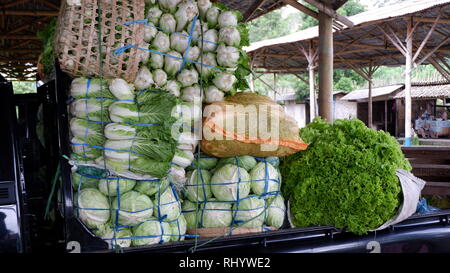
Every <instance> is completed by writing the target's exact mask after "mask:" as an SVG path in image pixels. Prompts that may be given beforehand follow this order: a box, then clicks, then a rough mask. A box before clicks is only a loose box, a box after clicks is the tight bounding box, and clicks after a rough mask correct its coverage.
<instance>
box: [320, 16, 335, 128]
mask: <svg viewBox="0 0 450 273" xmlns="http://www.w3.org/2000/svg"><path fill="white" fill-rule="evenodd" d="M319 115H320V116H321V117H322V118H323V119H325V120H327V121H328V122H333V19H332V18H331V17H330V16H328V15H327V14H325V13H323V12H319Z"/></svg>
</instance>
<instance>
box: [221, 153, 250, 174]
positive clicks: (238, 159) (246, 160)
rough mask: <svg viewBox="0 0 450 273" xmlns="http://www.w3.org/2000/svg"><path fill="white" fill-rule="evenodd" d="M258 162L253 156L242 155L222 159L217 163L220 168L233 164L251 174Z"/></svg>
mask: <svg viewBox="0 0 450 273" xmlns="http://www.w3.org/2000/svg"><path fill="white" fill-rule="evenodd" d="M257 163H258V162H257V161H256V159H255V158H254V157H253V156H251V155H240V156H235V157H227V158H221V159H220V160H219V163H217V167H218V168H220V167H222V166H224V165H226V164H233V165H236V166H239V167H242V168H244V169H245V170H246V171H247V172H250V171H251V169H253V168H254V167H255V166H256V164H257Z"/></svg>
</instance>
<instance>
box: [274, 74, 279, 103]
mask: <svg viewBox="0 0 450 273" xmlns="http://www.w3.org/2000/svg"><path fill="white" fill-rule="evenodd" d="M273 90H274V91H275V93H274V94H273V100H274V101H277V93H278V90H277V73H273Z"/></svg>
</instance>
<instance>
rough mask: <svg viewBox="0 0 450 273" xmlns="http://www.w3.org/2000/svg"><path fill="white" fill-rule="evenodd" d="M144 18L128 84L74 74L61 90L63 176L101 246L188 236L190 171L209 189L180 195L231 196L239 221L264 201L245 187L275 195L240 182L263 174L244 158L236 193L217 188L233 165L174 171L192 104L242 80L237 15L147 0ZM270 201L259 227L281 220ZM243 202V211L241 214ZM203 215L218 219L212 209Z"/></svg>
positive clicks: (205, 4)
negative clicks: (66, 151) (66, 168)
mask: <svg viewBox="0 0 450 273" xmlns="http://www.w3.org/2000/svg"><path fill="white" fill-rule="evenodd" d="M71 4H74V3H69V2H68V5H71ZM145 17H146V19H147V22H146V23H145V24H144V32H143V33H142V35H143V36H144V41H145V42H146V43H147V44H146V45H145V46H144V47H143V48H140V49H139V50H140V53H141V54H140V55H141V56H142V58H140V63H139V70H138V73H137V76H136V78H135V80H134V81H133V82H128V81H126V80H124V79H122V78H102V79H101V78H85V77H80V78H75V79H74V80H73V81H72V84H71V87H70V96H71V98H72V100H71V101H70V104H69V111H70V114H71V120H70V132H71V136H70V142H71V146H72V155H71V162H72V164H73V165H74V168H73V173H72V182H73V188H74V195H75V196H74V200H75V205H76V207H77V208H78V209H77V215H78V217H79V218H80V220H81V221H82V222H83V223H84V224H85V225H86V226H87V227H88V228H90V229H91V230H92V232H94V233H95V234H96V235H97V236H99V237H101V238H103V239H104V240H105V241H107V242H108V243H109V244H110V245H111V246H114V245H116V246H121V247H129V246H140V245H148V244H155V243H163V242H168V241H172V240H184V238H185V237H186V236H188V235H186V234H185V233H186V228H187V223H186V220H185V218H184V215H183V214H182V210H181V202H182V200H181V199H179V194H181V188H182V187H183V185H184V183H185V181H188V182H186V183H187V184H188V185H189V183H194V182H193V181H196V182H195V183H198V182H199V181H200V180H198V179H194V177H198V176H199V175H198V171H200V173H201V174H202V175H200V176H201V177H205V178H207V179H208V181H209V180H211V181H215V180H218V181H219V182H218V184H219V185H216V184H214V183H212V184H210V185H209V184H208V186H207V189H206V188H205V191H204V192H199V191H196V190H194V191H192V188H190V190H186V192H183V193H185V194H186V196H187V197H186V198H189V200H197V201H199V200H209V199H211V198H214V197H216V198H217V200H219V201H220V200H225V199H226V200H234V199H235V201H236V202H239V205H236V207H234V206H232V203H228V204H226V205H227V206H229V207H230V210H229V211H228V212H226V214H227V216H229V217H230V221H231V220H233V219H237V220H239V221H242V223H244V222H245V221H243V219H244V220H245V219H247V218H251V217H250V216H252V215H253V214H254V213H255V212H254V211H252V210H253V209H257V210H258V211H259V210H261V207H262V208H264V207H265V206H266V200H265V199H264V198H260V196H256V195H255V196H248V195H249V194H250V193H251V192H250V189H252V193H253V194H258V193H259V194H260V195H262V194H263V193H265V191H267V190H269V191H274V192H276V193H278V192H279V183H273V182H271V181H269V182H268V183H267V184H268V187H267V188H265V187H264V183H263V182H261V183H256V182H253V183H252V184H251V185H252V186H250V183H249V181H250V176H251V175H254V176H255V177H256V178H258V179H264V178H265V177H264V168H262V167H261V166H259V165H256V163H257V162H256V160H255V159H254V158H252V157H250V158H252V164H253V163H254V165H253V166H252V168H253V167H255V165H256V166H257V167H258V166H259V167H258V168H257V167H255V171H253V170H251V169H252V168H249V169H247V170H246V169H242V172H243V173H244V172H245V173H247V176H248V178H246V179H245V180H246V181H247V183H243V184H244V185H243V186H244V188H246V190H242V191H241V192H240V193H238V192H236V191H233V189H231V192H228V191H229V190H230V188H233V187H232V186H230V185H227V184H225V185H222V184H220V183H224V182H223V181H225V180H230V179H233V178H236V179H237V177H238V176H236V170H238V169H239V168H238V167H237V166H235V165H232V164H233V163H232V164H227V165H226V164H224V163H223V162H222V163H220V162H219V163H220V164H222V168H221V169H220V170H217V172H216V173H211V174H209V171H208V170H210V169H211V168H213V167H215V165H216V164H214V166H211V165H210V166H207V167H208V168H207V169H206V168H205V169H204V170H203V169H198V170H197V169H195V170H194V169H192V170H191V172H190V173H189V174H188V175H186V172H185V170H184V168H186V167H188V166H192V163H193V161H194V151H195V149H196V147H197V146H198V140H196V138H195V136H194V134H193V133H192V128H193V127H194V125H195V124H196V123H197V122H201V112H202V108H201V107H202V102H208V103H209V102H214V101H221V100H223V99H224V97H225V96H226V95H227V96H228V95H232V94H234V92H236V91H238V90H243V89H246V88H247V87H248V86H247V82H246V80H245V77H246V76H247V75H248V74H249V72H250V70H249V66H248V65H249V64H248V57H247V56H246V55H245V53H244V51H243V50H242V47H243V46H246V45H248V44H249V42H248V31H247V29H246V27H245V26H244V25H243V24H241V23H239V21H240V20H241V19H242V15H241V14H240V13H238V12H234V11H229V10H228V9H226V8H225V7H224V6H223V5H220V4H217V3H214V4H212V3H211V2H210V1H209V0H200V1H193V0H182V1H180V0H158V1H156V0H149V1H146V8H145ZM85 23H90V22H85ZM133 23H140V22H133ZM117 27H118V28H121V26H120V25H118V26H117ZM104 35H106V36H107V35H108V33H105V34H104ZM136 35H137V34H136ZM122 46H126V45H122ZM116 49H120V48H114V49H112V50H111V51H108V52H111V54H113V53H112V52H113V51H114V50H116ZM146 49H148V50H146ZM102 52H106V51H105V50H102ZM104 57H105V56H103V55H102V56H101V58H104ZM89 73H90V72H89ZM89 73H88V72H87V73H86V75H90V74H89ZM203 164H204V163H203V162H202V163H200V165H201V166H202V167H204V166H203ZM258 164H263V163H258ZM266 164H267V163H266ZM207 165H208V164H207ZM244 166H245V164H244ZM230 168H231V171H232V172H231V174H230ZM268 168H269V169H270V170H271V173H270V175H271V176H274V177H279V172H278V170H275V169H274V168H273V167H268ZM239 170H240V169H239ZM261 173H263V174H261ZM213 174H214V175H213ZM224 175H225V177H222V176H224ZM227 175H228V176H230V175H231V177H228V176H227ZM256 178H255V179H256ZM221 181H222V182H221ZM208 183H209V182H208ZM260 184H263V185H260ZM274 184H275V185H274ZM275 188H276V189H275ZM213 194H214V195H213ZM203 195H207V196H206V197H205V199H201V196H203ZM216 195H217V196H216ZM236 196H237V197H239V198H237V197H236ZM247 196H248V197H249V198H247V199H245V200H243V199H242V198H241V197H247ZM250 197H252V198H250ZM253 197H255V198H253ZM264 197H266V196H265V195H264ZM233 198H234V199H233ZM236 198H237V199H236ZM280 198H281V196H280V197H279V198H278V199H277V202H274V205H273V206H270V208H269V207H268V208H267V210H264V211H265V213H266V214H265V215H266V216H267V219H270V220H268V221H269V222H267V223H270V224H272V225H281V223H282V221H283V219H284V210H285V209H284V202H283V200H282V198H281V199H280ZM197 201H195V202H197ZM186 202H187V201H186ZM241 203H242V204H241ZM275 205H277V207H275ZM204 206H209V205H206V204H204ZM239 206H240V208H239V209H238V207H239ZM243 207H247V208H249V209H251V211H250V212H247V213H245V211H244V212H243V211H241V208H243ZM281 207H282V209H281ZM232 209H234V210H235V213H234V216H232ZM280 210H281V213H280ZM267 214H270V215H267ZM263 216H264V215H263ZM208 217H209V218H208V219H212V220H211V221H213V222H216V221H219V220H218V219H217V217H216V216H215V215H214V213H212V214H210V215H209V216H208ZM264 217H265V216H264ZM265 219H266V218H264V219H263V218H261V219H260V220H258V221H257V222H258V224H257V225H258V226H262V225H263V222H264V221H265ZM205 222H208V221H206V220H205ZM200 223H202V221H200ZM255 223H256V222H255ZM230 224H231V223H228V226H229V225H230ZM210 225H212V226H214V225H217V224H210ZM253 225H254V224H253Z"/></svg>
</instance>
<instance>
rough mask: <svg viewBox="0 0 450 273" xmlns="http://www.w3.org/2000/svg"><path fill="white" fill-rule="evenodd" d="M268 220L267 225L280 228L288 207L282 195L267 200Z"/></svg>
mask: <svg viewBox="0 0 450 273" xmlns="http://www.w3.org/2000/svg"><path fill="white" fill-rule="evenodd" d="M266 206H267V218H266V222H265V223H266V225H268V226H272V227H277V228H280V227H281V226H282V225H283V222H284V217H285V216H286V205H285V204H284V199H283V197H282V196H281V195H277V196H275V197H270V198H269V199H266Z"/></svg>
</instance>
